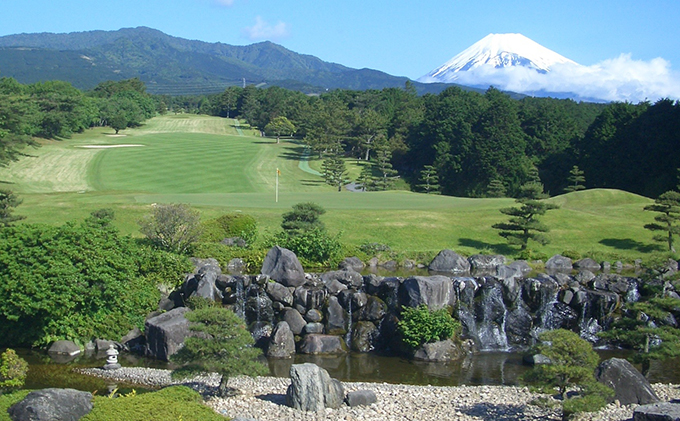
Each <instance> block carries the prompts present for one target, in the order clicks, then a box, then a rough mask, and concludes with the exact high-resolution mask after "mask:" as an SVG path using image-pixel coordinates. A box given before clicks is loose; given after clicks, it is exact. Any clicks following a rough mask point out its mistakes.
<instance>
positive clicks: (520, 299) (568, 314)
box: [170, 247, 641, 357]
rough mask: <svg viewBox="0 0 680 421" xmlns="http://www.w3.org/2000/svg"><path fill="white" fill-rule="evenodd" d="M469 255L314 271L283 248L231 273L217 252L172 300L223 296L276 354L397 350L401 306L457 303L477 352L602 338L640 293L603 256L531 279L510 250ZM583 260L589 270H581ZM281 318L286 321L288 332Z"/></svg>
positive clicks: (454, 308) (557, 261)
mask: <svg viewBox="0 0 680 421" xmlns="http://www.w3.org/2000/svg"><path fill="white" fill-rule="evenodd" d="M462 259H463V258H462V257H461V256H459V255H457V254H455V253H454V252H452V251H450V250H448V251H443V252H442V253H440V254H439V256H438V257H437V258H436V259H435V264H433V265H431V267H436V268H437V272H436V273H433V274H432V275H431V276H413V277H381V276H377V275H374V274H369V275H361V274H359V273H358V272H356V271H355V270H354V269H353V267H354V266H352V265H343V266H341V267H344V269H341V270H338V271H332V272H327V273H323V274H306V273H304V272H303V271H302V266H301V265H299V262H296V260H297V258H296V257H295V255H294V254H292V253H291V252H289V251H288V250H285V249H280V248H278V247H276V248H274V249H272V251H270V255H268V256H267V259H266V262H267V263H266V265H265V267H264V268H263V272H266V273H267V274H260V275H227V274H224V273H222V272H221V271H220V270H219V267H217V266H216V265H215V262H214V260H210V259H209V260H207V261H201V262H198V264H197V269H196V271H195V273H193V274H191V275H188V276H187V278H186V281H185V283H184V285H183V286H182V287H181V288H180V289H179V290H177V291H175V292H173V294H171V297H170V298H171V301H172V302H173V303H174V305H175V306H182V305H183V303H184V302H186V300H187V299H188V298H189V297H191V296H202V297H205V298H207V299H212V300H220V301H221V302H222V303H223V304H225V305H228V306H231V307H232V309H233V310H234V311H235V312H236V313H237V314H238V315H240V316H241V317H242V318H243V319H245V320H246V321H247V323H248V326H249V328H250V330H251V331H252V332H253V335H254V336H255V338H256V340H257V342H258V344H259V346H262V347H263V348H266V347H267V346H268V345H269V344H270V343H271V344H272V346H273V347H276V348H277V352H272V353H271V355H272V356H274V355H275V356H279V355H280V356H282V357H285V356H288V355H290V354H291V352H290V351H291V342H290V336H291V335H292V336H293V340H294V343H295V350H296V352H302V353H311V354H317V353H321V354H333V353H342V352H347V351H349V350H352V351H355V352H371V351H376V350H380V351H387V352H390V351H391V352H398V350H399V346H398V340H397V337H396V336H397V335H396V326H397V323H398V320H399V315H400V310H401V308H402V306H410V307H415V306H419V305H426V306H428V307H429V308H430V309H433V310H437V309H441V308H446V309H448V310H450V311H451V312H452V313H453V314H454V316H456V317H457V318H458V319H459V320H460V321H461V323H462V325H463V337H464V338H466V339H469V340H471V341H473V342H474V345H475V347H476V348H477V349H479V350H511V349H519V348H523V347H527V346H530V345H532V344H533V343H534V341H535V340H536V338H537V337H538V334H539V333H541V332H542V331H545V330H549V329H557V328H565V329H569V330H573V331H576V332H579V333H580V334H581V336H582V337H584V338H586V339H588V340H590V341H592V342H597V341H598V337H597V333H598V332H599V331H601V330H602V329H605V328H607V326H608V325H609V323H610V322H611V321H612V316H613V312H614V311H616V310H617V309H618V308H620V306H621V305H622V304H623V303H624V302H626V301H635V300H637V298H638V297H639V294H638V293H637V291H638V288H639V286H640V282H641V281H640V279H638V278H634V277H626V276H622V275H619V274H615V273H604V272H602V273H598V274H595V273H593V272H591V270H596V269H595V267H594V265H596V264H597V263H594V262H590V261H583V262H576V264H574V265H572V262H571V260H569V259H567V258H564V257H562V256H555V257H554V258H552V259H551V260H550V261H549V266H550V270H549V271H548V273H545V274H538V275H535V276H528V274H527V273H528V270H527V268H528V265H527V264H526V262H521V261H520V262H513V263H511V264H509V265H506V264H505V258H504V257H503V256H482V255H475V256H472V257H470V258H469V259H467V261H466V262H467V263H466V262H463V260H464V259H463V260H462ZM579 263H582V265H581V266H582V267H583V268H581V269H577V270H574V269H573V267H574V266H576V267H578V266H579ZM277 264H280V265H281V267H277ZM355 265H358V264H357V263H356V262H355ZM586 267H587V268H588V269H585V268H586ZM461 268H463V269H461ZM464 270H467V272H464ZM470 270H472V273H470ZM269 274H271V275H269ZM278 276H281V277H282V278H281V280H279V279H277V277H278ZM281 322H285V323H286V324H287V328H286V329H284V330H285V338H283V333H281V332H282V325H281ZM277 326H278V327H277ZM274 327H277V329H276V330H275V329H274ZM288 330H289V331H290V333H288ZM274 331H275V332H276V334H274V335H272V332H274ZM283 343H285V344H287V345H285V346H284V347H283V349H284V350H283V351H281V349H280V348H281V347H282V344H283ZM426 354H427V353H426Z"/></svg>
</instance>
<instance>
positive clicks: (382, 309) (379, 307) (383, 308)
mask: <svg viewBox="0 0 680 421" xmlns="http://www.w3.org/2000/svg"><path fill="white" fill-rule="evenodd" d="M385 314H387V304H385V302H384V301H383V300H381V299H380V298H378V297H376V296H375V295H371V296H370V297H368V301H367V302H366V305H365V306H363V307H362V308H361V311H360V312H359V318H360V319H361V320H368V321H371V322H379V321H380V320H382V318H383V317H385Z"/></svg>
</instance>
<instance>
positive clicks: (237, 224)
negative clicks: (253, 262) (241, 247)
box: [201, 213, 257, 246]
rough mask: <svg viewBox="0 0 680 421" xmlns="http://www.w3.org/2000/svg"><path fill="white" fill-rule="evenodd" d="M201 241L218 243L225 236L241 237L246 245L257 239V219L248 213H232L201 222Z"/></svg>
mask: <svg viewBox="0 0 680 421" xmlns="http://www.w3.org/2000/svg"><path fill="white" fill-rule="evenodd" d="M201 225H202V228H203V230H202V231H203V233H202V235H201V241H205V242H214V243H218V242H220V241H222V240H224V239H225V238H230V237H241V238H243V239H244V240H245V242H246V244H247V245H248V246H251V245H252V244H253V243H254V242H255V240H256V239H257V221H256V220H255V218H253V217H252V216H250V215H247V214H243V213H232V214H226V215H222V216H220V217H219V218H216V219H211V220H208V221H205V222H203V223H202V224H201Z"/></svg>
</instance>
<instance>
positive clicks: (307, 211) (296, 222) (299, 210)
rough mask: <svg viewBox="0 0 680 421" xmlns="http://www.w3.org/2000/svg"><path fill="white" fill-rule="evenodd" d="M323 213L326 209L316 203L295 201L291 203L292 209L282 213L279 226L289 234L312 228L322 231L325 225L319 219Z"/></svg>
mask: <svg viewBox="0 0 680 421" xmlns="http://www.w3.org/2000/svg"><path fill="white" fill-rule="evenodd" d="M324 213H326V210H325V209H324V208H322V207H321V206H319V205H317V204H316V203H312V202H306V203H297V204H295V205H293V210H292V211H290V212H286V213H284V214H283V221H282V222H281V228H283V230H284V231H285V232H286V233H288V234H290V235H296V234H300V233H303V232H305V231H311V230H314V229H318V230H321V231H324V230H325V229H326V227H325V226H324V224H323V222H321V219H319V217H320V216H321V215H323V214H324Z"/></svg>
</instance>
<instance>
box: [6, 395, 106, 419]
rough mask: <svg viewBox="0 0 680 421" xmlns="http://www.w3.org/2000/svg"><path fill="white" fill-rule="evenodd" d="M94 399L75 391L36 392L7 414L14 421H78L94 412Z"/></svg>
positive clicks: (18, 403)
mask: <svg viewBox="0 0 680 421" xmlns="http://www.w3.org/2000/svg"><path fill="white" fill-rule="evenodd" d="M92 399H93V398H92V393H90V392H81V391H79V390H75V389H54V388H51V389H42V390H35V391H33V392H31V393H29V394H28V395H26V397H25V398H24V399H23V400H22V401H20V402H17V403H16V404H14V405H12V406H11V407H10V408H9V409H8V410H7V412H8V413H9V416H10V418H11V419H12V421H77V420H79V419H80V418H82V417H84V416H85V415H87V414H89V413H90V411H92Z"/></svg>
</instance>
